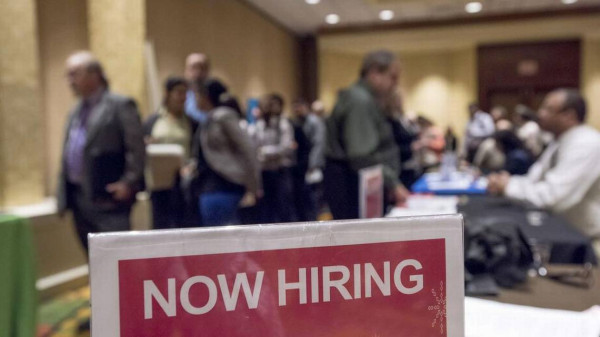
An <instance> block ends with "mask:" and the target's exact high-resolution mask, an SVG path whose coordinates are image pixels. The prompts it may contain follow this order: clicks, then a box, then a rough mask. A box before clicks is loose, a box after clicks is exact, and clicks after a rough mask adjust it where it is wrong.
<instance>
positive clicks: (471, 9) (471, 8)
mask: <svg viewBox="0 0 600 337" xmlns="http://www.w3.org/2000/svg"><path fill="white" fill-rule="evenodd" d="M482 9H483V5H482V4H481V2H476V1H475V2H469V3H468V4H467V5H466V6H465V10H466V11H467V13H470V14H475V13H479V12H481V10H482Z"/></svg>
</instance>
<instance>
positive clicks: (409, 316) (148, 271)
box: [118, 239, 446, 337]
mask: <svg viewBox="0 0 600 337" xmlns="http://www.w3.org/2000/svg"><path fill="white" fill-rule="evenodd" d="M118 270H119V275H118V279H119V302H120V305H119V308H120V335H121V336H122V337H140V336H144V337H153V336H161V337H171V336H172V337H175V336H182V337H183V336H185V337H188V336H228V337H236V336H245V337H254V336H261V337H264V336H286V337H293V336H298V337H300V336H302V337H306V336H311V337H312V336H315V337H318V336H327V337H332V336H333V337H335V336H344V337H349V336H357V337H363V336H365V337H368V336H378V337H385V336H446V321H445V319H446V287H445V285H446V256H445V240H444V239H431V240H417V241H402V242H388V243H377V244H358V245H344V246H329V247H316V248H315V247H311V248H297V249H280V250H264V251H254V252H242V253H225V254H214V255H194V256H182V257H164V258H149V259H135V260H120V261H119V262H118Z"/></svg>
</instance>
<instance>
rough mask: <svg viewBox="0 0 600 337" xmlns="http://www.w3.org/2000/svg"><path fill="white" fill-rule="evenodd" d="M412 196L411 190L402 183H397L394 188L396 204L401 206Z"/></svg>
mask: <svg viewBox="0 0 600 337" xmlns="http://www.w3.org/2000/svg"><path fill="white" fill-rule="evenodd" d="M409 196H410V191H409V190H408V189H406V187H404V185H402V184H398V185H396V188H395V189H394V202H395V204H396V206H400V205H402V204H404V203H405V202H406V200H407V199H408V197H409Z"/></svg>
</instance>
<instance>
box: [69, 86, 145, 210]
mask: <svg viewBox="0 0 600 337" xmlns="http://www.w3.org/2000/svg"><path fill="white" fill-rule="evenodd" d="M81 105H82V102H81V101H80V102H79V103H78V104H77V105H76V106H75V107H74V108H73V110H71V112H70V114H69V118H68V122H67V125H66V128H65V139H64V143H63V155H62V157H61V166H62V169H61V170H60V173H59V180H58V186H57V202H58V210H59V212H64V211H65V210H66V209H69V208H71V207H72V204H71V201H70V200H71V197H72V196H70V195H69V193H70V191H69V189H68V186H67V171H66V156H67V149H68V143H69V130H71V127H72V125H74V123H78V122H79V114H78V112H79V110H80V109H81ZM145 155H146V151H145V146H144V139H143V135H142V125H141V121H140V116H139V113H138V110H137V106H136V104H135V102H134V101H133V100H132V99H130V98H127V97H123V96H120V95H116V94H113V93H111V92H108V91H106V92H105V93H104V94H102V97H101V98H100V101H99V102H98V103H97V104H96V106H95V107H94V110H93V113H92V115H91V116H90V119H89V121H88V131H87V139H86V143H85V148H84V151H83V157H84V158H83V162H84V168H83V170H84V171H83V177H82V182H81V189H82V190H83V192H84V194H85V195H86V196H87V197H89V198H90V199H91V198H92V188H93V187H92V177H91V175H92V172H96V174H101V172H98V168H97V167H96V168H94V167H93V163H95V162H96V161H95V159H96V158H99V157H101V156H110V157H111V158H118V157H120V159H121V160H120V161H121V162H122V163H123V167H124V169H123V171H122V174H121V178H120V181H123V182H125V183H127V184H128V185H129V186H130V187H131V188H132V190H133V191H134V192H136V191H139V190H141V189H143V187H144V160H145ZM133 194H134V195H135V193H133ZM134 201H135V199H132V200H129V201H128V202H126V203H119V202H117V201H108V202H107V201H106V200H104V201H103V202H102V204H101V205H100V204H99V205H98V207H99V208H102V209H106V210H111V209H116V208H119V207H123V206H125V207H128V206H130V205H131V204H133V202H134Z"/></svg>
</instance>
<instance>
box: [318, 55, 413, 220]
mask: <svg viewBox="0 0 600 337" xmlns="http://www.w3.org/2000/svg"><path fill="white" fill-rule="evenodd" d="M399 74H400V66H399V64H398V62H397V60H396V58H395V56H394V54H392V53H391V52H388V51H376V52H372V53H370V54H368V55H367V56H366V57H365V59H364V61H363V65H362V69H361V72H360V79H359V81H358V82H357V83H356V84H354V85H352V86H351V87H349V88H347V89H345V90H342V91H341V92H340V93H339V96H338V101H337V103H336V105H335V108H334V109H333V112H332V113H331V116H330V117H329V118H328V120H327V146H326V150H325V154H326V158H327V165H326V169H325V196H326V198H327V202H328V203H329V207H330V209H331V212H332V214H333V217H334V218H335V219H354V218H358V216H359V201H358V193H359V192H358V171H359V170H360V169H363V168H366V167H370V166H374V165H382V167H383V175H384V184H385V191H386V194H387V197H388V200H390V201H394V202H397V203H398V202H402V201H404V200H405V198H406V196H407V195H408V191H407V190H406V188H404V186H403V185H402V184H401V183H400V182H399V180H398V176H399V169H400V164H399V161H400V158H399V157H398V149H397V146H396V144H395V142H394V138H393V135H392V129H391V125H390V124H389V123H388V122H387V120H386V117H385V115H384V113H383V110H382V105H383V102H384V101H385V99H386V98H387V97H389V95H391V94H392V93H393V92H394V90H395V89H396V85H397V82H398V77H399Z"/></svg>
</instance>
